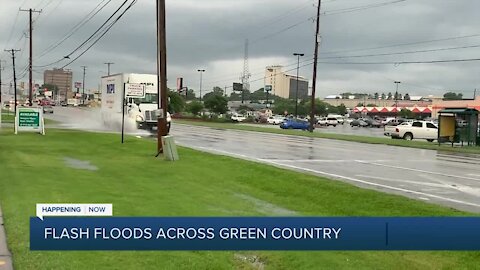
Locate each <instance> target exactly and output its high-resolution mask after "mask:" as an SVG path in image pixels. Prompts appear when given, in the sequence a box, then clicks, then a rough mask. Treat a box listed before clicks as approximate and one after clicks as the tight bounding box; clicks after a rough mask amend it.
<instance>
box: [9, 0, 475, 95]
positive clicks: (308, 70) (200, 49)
mask: <svg viewBox="0 0 480 270" xmlns="http://www.w3.org/2000/svg"><path fill="white" fill-rule="evenodd" d="M1 1H2V9H1V10H0V18H2V19H1V21H2V23H1V24H0V46H2V47H3V48H2V49H10V48H12V47H15V48H21V49H23V50H24V51H23V52H22V53H21V54H19V55H18V59H17V62H18V69H17V70H18V72H19V73H21V69H22V68H24V67H25V65H26V64H27V56H28V52H27V50H28V46H27V44H28V42H26V40H25V39H22V38H20V37H21V33H22V30H24V29H25V28H26V26H27V18H28V16H27V13H20V14H19V15H18V16H16V15H17V10H18V8H19V5H20V4H22V3H19V2H20V1H15V0H1ZM121 2H122V1H120V0H113V1H112V2H111V3H110V4H109V5H108V6H107V8H105V10H104V11H102V12H101V13H99V14H98V15H97V16H96V17H95V18H94V19H93V20H92V21H90V22H89V23H88V24H86V25H85V27H83V28H82V29H80V30H79V31H78V32H77V33H75V35H73V36H72V37H71V38H70V39H68V41H67V42H65V43H64V44H62V45H61V46H59V47H58V48H57V49H55V50H54V51H52V52H51V53H49V54H47V55H45V56H44V57H42V58H40V59H38V55H39V54H40V53H41V52H42V51H44V50H45V48H47V47H48V46H50V45H51V44H53V43H54V42H55V41H57V40H59V39H60V38H62V37H63V36H64V35H65V33H66V32H67V31H68V30H69V29H70V28H71V27H73V26H74V25H75V24H76V23H77V22H78V21H79V20H81V19H82V18H83V17H84V16H85V15H86V14H87V13H88V12H90V10H92V9H93V7H95V5H97V4H98V3H99V1H94V0H86V1H85V0H84V1H74V0H63V1H60V0H52V1H39V0H36V1H34V0H25V1H24V3H25V4H24V5H23V6H22V8H28V7H35V8H42V7H43V6H44V5H45V4H46V3H50V4H49V5H48V6H46V7H44V10H43V13H42V14H41V15H40V17H38V19H37V21H36V25H35V33H34V43H35V46H36V47H35V48H36V49H35V50H34V55H37V57H36V58H35V59H34V60H35V62H34V65H41V64H46V63H50V62H53V61H56V60H58V59H61V58H62V57H63V56H64V55H66V54H67V53H68V52H69V51H71V50H72V49H73V48H74V47H75V46H76V45H78V44H79V43H81V42H82V41H83V40H85V38H86V37H88V36H89V35H90V34H91V33H92V32H93V31H94V30H95V29H96V28H97V27H98V26H99V25H100V24H101V23H102V22H103V21H104V20H105V19H106V18H107V17H108V16H109V15H110V14H111V13H112V12H113V10H114V8H115V7H117V6H118V5H119V4H120V3H121ZM323 2H324V4H323V6H322V9H323V11H324V12H325V13H323V14H322V18H321V29H322V34H321V35H322V45H321V48H320V55H321V57H322V58H325V57H332V56H349V55H365V54H378V53H392V52H405V51H414V50H425V49H438V48H446V47H456V46H466V45H480V37H471V38H463V39H452V40H444V41H439V42H431V43H422V44H416V45H410V46H398V47H389V48H384V49H377V50H358V49H362V48H371V47H381V46H389V45H393V44H402V43H412V42H417V41H424V40H433V39H441V38H446V37H456V36H462V35H474V34H480V30H477V29H478V26H479V25H480V18H479V17H478V16H477V14H476V13H478V12H477V11H478V10H479V9H480V3H479V2H478V1H474V0H462V1H453V0H415V1H413V0H407V1H403V2H400V3H395V4H390V5H386V6H381V7H376V8H370V9H365V10H359V11H355V12H347V11H348V10H345V9H348V8H352V7H360V6H365V5H370V4H378V3H385V2H389V0H375V1H373V0H358V1H351V0H330V1H328V0H326V1H323ZM314 3H316V1H313V0H310V1H288V0H281V1H278V0H263V1H254V0H248V1H247V0H242V1H236V0H208V1H207V0H206V1H201V2H200V1H194V0H176V1H167V27H168V29H167V34H168V44H167V46H168V77H169V81H170V82H171V83H170V84H174V83H173V82H174V81H175V78H176V77H180V76H181V77H184V78H185V82H186V83H187V84H188V85H189V86H190V87H193V88H195V89H197V88H198V80H199V75H198V73H197V72H196V70H197V69H198V68H205V69H206V70H207V72H206V73H205V74H204V82H205V83H204V85H205V88H212V87H213V86H215V85H219V86H222V87H223V86H225V85H231V83H232V82H233V81H238V77H239V76H240V73H241V72H242V70H243V50H244V48H243V46H244V40H245V39H246V38H248V39H249V40H250V50H249V54H250V71H251V73H252V81H255V82H253V83H252V88H253V89H258V88H260V87H261V86H262V84H263V79H262V78H263V74H264V71H263V70H264V67H265V66H266V65H271V64H284V65H289V66H287V67H286V68H285V69H287V70H288V69H294V68H295V66H296V65H295V63H296V59H295V58H294V57H293V55H292V53H293V52H303V53H305V54H306V56H305V57H304V58H303V59H302V61H305V62H304V63H311V61H308V60H310V59H312V54H313V43H314V31H315V27H314V22H313V20H309V18H311V17H313V16H314V15H315V12H316V8H315V7H314V5H313V4H314ZM344 11H345V12H344ZM342 12H344V13H342ZM15 19H16V23H15V28H14V30H13V32H12V33H13V35H12V37H11V38H10V39H8V38H9V34H10V31H11V29H12V25H13V23H14V21H15ZM294 25H295V26H294ZM155 33H156V31H155V2H154V1H142V0H140V1H138V3H137V4H136V5H135V6H134V7H133V8H132V9H131V11H129V12H128V13H127V14H126V15H125V17H124V18H122V19H121V20H120V21H119V22H118V23H117V24H116V25H115V26H114V27H113V28H112V29H111V31H110V32H109V33H108V34H107V35H106V36H105V37H104V38H103V39H102V40H101V41H100V42H99V43H97V44H96V45H95V46H94V47H93V48H92V49H91V50H90V51H88V52H87V53H86V54H85V55H84V56H83V57H81V58H80V59H78V60H77V61H76V62H75V63H73V64H71V65H70V66H69V67H68V68H71V69H72V70H73V72H74V80H80V79H81V75H82V74H81V68H80V66H81V65H86V66H88V70H87V87H88V88H96V87H97V86H98V81H99V78H100V76H102V75H104V74H105V72H106V66H105V65H104V64H103V63H104V62H107V61H108V62H114V63H115V65H113V66H112V71H113V72H139V73H154V72H155V68H156V45H155V42H156V36H155ZM17 41H18V42H17ZM478 50H479V48H470V49H458V50H445V51H437V52H428V53H427V52H424V53H417V54H401V55H392V56H376V57H373V56H371V57H362V58H342V59H321V60H320V61H321V62H329V63H320V65H319V71H318V75H319V79H318V84H319V94H318V95H319V96H325V95H328V94H335V93H337V92H342V91H368V92H377V91H378V92H389V91H393V89H394V84H393V81H394V80H400V81H402V84H401V88H402V92H409V93H411V94H435V95H441V94H443V92H444V91H445V90H450V89H453V90H458V91H464V94H469V93H471V92H473V89H474V88H475V87H478V85H479V83H480V81H479V79H478V77H479V76H478V74H479V73H480V68H479V67H478V64H477V63H476V62H468V63H448V64H447V63H445V64H415V65H393V64H385V65H352V64H346V63H350V62H357V63H358V62H360V63H363V62H400V61H418V60H421V61H423V60H427V61H428V60H444V59H456V58H479V54H478V53H477V52H478ZM338 51H341V52H338ZM332 52H338V53H332ZM0 57H1V59H4V60H7V62H8V64H10V63H11V60H10V58H9V56H8V54H7V53H2V54H1V55H0ZM62 63H63V62H62ZM333 63H336V64H333ZM43 70H44V69H42V68H35V73H34V74H35V80H36V81H41V80H42V78H43V76H42V73H43ZM300 73H301V75H303V76H306V77H308V78H311V77H312V65H309V66H305V67H302V68H301V69H300ZM9 77H11V67H7V69H6V70H5V71H4V78H6V79H8V78H9ZM26 79H27V78H26V77H25V78H24V79H23V80H25V81H26ZM171 86H173V85H171Z"/></svg>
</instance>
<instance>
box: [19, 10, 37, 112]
mask: <svg viewBox="0 0 480 270" xmlns="http://www.w3.org/2000/svg"><path fill="white" fill-rule="evenodd" d="M20 11H28V13H29V15H30V16H29V18H30V20H29V21H30V56H29V60H28V103H29V105H30V106H32V103H33V79H32V62H33V60H32V58H33V48H32V45H33V42H32V40H33V18H32V13H33V12H37V13H41V12H42V11H41V10H34V9H31V8H30V9H20Z"/></svg>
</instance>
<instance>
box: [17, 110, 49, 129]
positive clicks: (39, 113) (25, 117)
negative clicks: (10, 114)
mask: <svg viewBox="0 0 480 270" xmlns="http://www.w3.org/2000/svg"><path fill="white" fill-rule="evenodd" d="M19 131H33V132H39V133H40V134H42V135H45V121H44V119H43V110H42V108H39V107H33V108H22V107H19V108H17V115H16V117H15V134H18V132H19Z"/></svg>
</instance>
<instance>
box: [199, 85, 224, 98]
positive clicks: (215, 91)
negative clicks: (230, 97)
mask: <svg viewBox="0 0 480 270" xmlns="http://www.w3.org/2000/svg"><path fill="white" fill-rule="evenodd" d="M223 92H224V91H223V89H222V88H220V87H218V86H215V87H213V90H212V92H209V93H206V94H205V95H204V96H203V97H202V99H203V100H207V99H209V97H211V96H214V95H219V96H223Z"/></svg>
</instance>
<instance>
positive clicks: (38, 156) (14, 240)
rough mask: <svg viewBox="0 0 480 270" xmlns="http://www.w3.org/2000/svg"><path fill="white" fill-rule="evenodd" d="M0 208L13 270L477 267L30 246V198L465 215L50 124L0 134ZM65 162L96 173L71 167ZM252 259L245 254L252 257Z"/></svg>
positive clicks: (445, 258)
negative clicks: (163, 156)
mask: <svg viewBox="0 0 480 270" xmlns="http://www.w3.org/2000/svg"><path fill="white" fill-rule="evenodd" d="M0 149H1V150H0V175H1V177H0V204H1V206H2V208H3V215H4V220H5V225H6V230H7V237H8V244H9V247H10V250H11V251H12V253H13V260H14V266H15V269H20V270H23V269H259V268H255V267H256V266H258V265H254V264H252V263H251V261H250V260H243V259H239V258H241V257H242V256H246V257H248V258H256V260H257V261H259V262H260V264H262V265H263V266H264V267H265V269H319V268H322V269H475V268H476V267H478V262H479V260H480V253H479V252H263V251H262V252H257V251H248V252H244V251H241V252H240V251H239V252H233V251H232V252H193V251H192V252H32V251H29V217H30V216H34V215H35V204H36V203H40V202H41V203H47V202H51V203H55V202H77V203H89V202H90V203H91V202H96V203H113V205H114V213H115V216H271V215H276V214H279V213H285V212H286V213H288V211H292V212H293V213H296V214H297V215H300V216H463V215H467V213H464V212H460V211H456V210H452V209H449V208H445V207H440V206H436V205H432V204H427V203H425V202H420V201H415V200H411V199H407V198H404V197H401V196H395V195H389V194H384V193H380V192H376V191H372V190H365V189H361V188H357V187H354V186H352V185H349V184H346V183H342V182H339V181H332V180H328V179H325V178H321V177H316V176H312V175H307V174H302V173H297V172H292V171H287V170H281V169H278V168H274V167H271V166H267V165H263V164H257V163H254V162H249V161H243V160H237V159H234V158H230V157H226V156H217V155H212V154H207V153H202V152H198V151H194V150H191V149H186V148H180V149H179V153H180V157H181V160H180V161H178V162H175V163H170V162H166V161H163V160H159V159H155V158H154V157H153V155H154V154H155V153H154V152H155V151H154V149H155V142H152V141H147V140H144V139H137V138H134V137H128V138H127V142H126V144H124V145H121V144H119V138H118V135H111V134H95V133H86V132H80V131H69V130H49V132H48V134H47V135H46V136H40V135H38V134H33V133H22V134H20V135H17V136H14V135H12V134H10V133H7V132H3V133H0ZM65 158H70V159H77V160H80V161H86V162H87V161H88V162H90V164H91V165H92V166H96V167H97V168H98V170H82V169H74V168H71V167H69V166H67V165H66V163H65V160H64V159H65ZM252 260H253V259H252Z"/></svg>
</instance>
